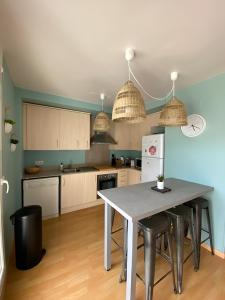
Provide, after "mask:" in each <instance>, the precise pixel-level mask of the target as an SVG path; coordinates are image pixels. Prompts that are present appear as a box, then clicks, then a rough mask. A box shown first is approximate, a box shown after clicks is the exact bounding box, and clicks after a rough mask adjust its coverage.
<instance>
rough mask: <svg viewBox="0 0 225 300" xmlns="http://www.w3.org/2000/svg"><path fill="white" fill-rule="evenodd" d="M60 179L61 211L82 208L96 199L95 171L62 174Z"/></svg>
mask: <svg viewBox="0 0 225 300" xmlns="http://www.w3.org/2000/svg"><path fill="white" fill-rule="evenodd" d="M61 180H62V184H61V212H62V213H65V212H69V211H74V210H77V209H81V208H84V207H86V206H88V204H89V203H91V202H94V201H96V200H97V175H96V173H95V172H88V173H79V174H70V175H63V176H62V177H61Z"/></svg>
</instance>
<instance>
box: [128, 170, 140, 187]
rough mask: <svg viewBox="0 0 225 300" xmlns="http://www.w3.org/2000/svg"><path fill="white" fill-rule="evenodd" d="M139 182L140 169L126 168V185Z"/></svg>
mask: <svg viewBox="0 0 225 300" xmlns="http://www.w3.org/2000/svg"><path fill="white" fill-rule="evenodd" d="M138 183H141V171H139V170H135V169H129V170H128V185H132V184H138Z"/></svg>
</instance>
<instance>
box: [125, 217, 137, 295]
mask: <svg viewBox="0 0 225 300" xmlns="http://www.w3.org/2000/svg"><path fill="white" fill-rule="evenodd" d="M136 259H137V222H133V221H131V220H128V238H127V286H126V300H134V299H135V292H136Z"/></svg>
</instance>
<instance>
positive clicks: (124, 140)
mask: <svg viewBox="0 0 225 300" xmlns="http://www.w3.org/2000/svg"><path fill="white" fill-rule="evenodd" d="M110 134H111V135H112V137H113V138H114V140H115V141H116V143H117V144H116V145H110V149H113V150H129V149H130V128H129V125H128V124H126V123H123V122H121V123H120V122H119V123H117V122H111V126H110Z"/></svg>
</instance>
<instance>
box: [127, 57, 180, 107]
mask: <svg viewBox="0 0 225 300" xmlns="http://www.w3.org/2000/svg"><path fill="white" fill-rule="evenodd" d="M127 62H128V70H129V80H130V74H131V75H132V77H133V78H134V80H135V81H136V83H137V84H138V86H139V87H140V88H141V90H142V91H143V92H144V93H145V94H146V95H147V96H149V97H150V98H152V99H154V100H159V101H163V100H166V99H167V98H168V97H169V96H170V95H171V94H172V93H173V96H174V92H175V81H174V80H173V85H172V88H171V90H170V91H169V92H168V93H167V94H166V96H164V97H161V98H158V97H154V96H152V95H151V94H149V93H148V92H147V91H146V90H145V88H144V87H143V86H142V84H141V83H140V82H139V81H138V79H137V78H136V76H135V75H134V73H133V71H132V69H131V66H130V61H129V60H128V61H127Z"/></svg>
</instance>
